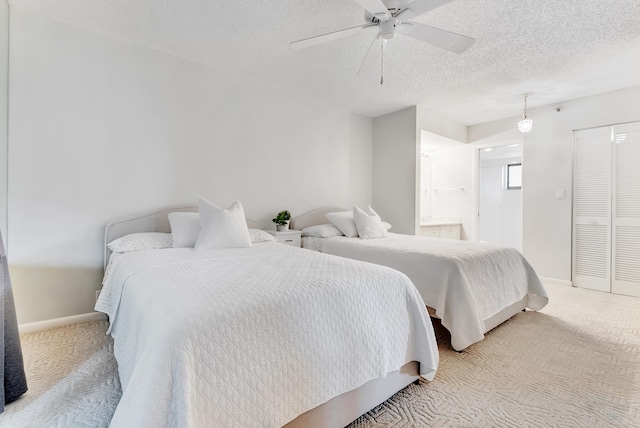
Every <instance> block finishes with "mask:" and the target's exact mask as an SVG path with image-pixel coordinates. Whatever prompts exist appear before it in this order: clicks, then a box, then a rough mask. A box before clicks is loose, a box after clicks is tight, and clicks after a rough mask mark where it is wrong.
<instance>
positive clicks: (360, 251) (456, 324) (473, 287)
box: [322, 233, 549, 350]
mask: <svg viewBox="0 0 640 428" xmlns="http://www.w3.org/2000/svg"><path fill="white" fill-rule="evenodd" d="M322 252H323V253H327V254H335V255H338V256H342V257H348V258H351V259H357V260H364V261H367V262H371V263H376V264H380V265H384V266H389V267H392V268H394V269H397V270H399V271H401V272H403V273H405V274H406V275H407V276H408V277H409V278H410V279H411V280H412V281H413V283H414V284H415V286H416V288H417V289H418V291H420V294H421V295H422V298H423V299H424V301H425V302H426V304H427V305H428V306H430V307H431V308H433V309H435V311H436V315H437V316H438V317H439V318H440V319H441V320H442V325H443V326H445V327H446V328H447V329H448V330H449V332H450V333H451V346H452V347H453V348H454V349H456V350H462V349H464V348H466V347H468V346H469V345H471V344H473V343H475V342H478V341H480V340H482V338H484V332H485V331H486V329H485V325H484V321H485V320H488V319H489V318H490V317H492V316H493V315H495V314H497V313H498V312H500V311H501V310H502V309H504V308H506V307H508V306H510V305H512V304H514V303H516V302H518V301H520V300H522V299H523V298H525V297H526V298H527V307H528V308H530V309H533V310H539V309H542V308H543V307H544V306H545V305H546V304H547V303H548V301H549V299H548V297H547V293H546V291H545V289H544V287H543V286H542V283H541V282H540V279H539V278H538V276H537V275H536V273H535V271H534V270H533V268H532V267H531V266H530V265H529V263H528V262H527V261H526V260H525V258H524V257H523V256H522V254H520V252H519V251H517V250H516V249H513V248H508V247H503V246H497V245H491V244H479V243H475V242H469V241H456V240H451V239H437V238H428V237H423V236H413V235H400V234H395V233H390V234H389V237H388V238H382V239H357V238H346V237H343V236H340V237H334V238H328V239H326V240H325V242H324V244H323V245H322Z"/></svg>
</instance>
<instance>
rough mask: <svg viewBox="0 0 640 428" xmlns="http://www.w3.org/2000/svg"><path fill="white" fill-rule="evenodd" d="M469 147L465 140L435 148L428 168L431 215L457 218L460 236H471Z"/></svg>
mask: <svg viewBox="0 0 640 428" xmlns="http://www.w3.org/2000/svg"><path fill="white" fill-rule="evenodd" d="M472 161H473V148H472V147H471V146H469V145H467V144H459V145H457V146H455V147H447V148H443V149H438V150H436V151H435V154H434V156H433V163H432V172H431V180H432V181H431V186H432V191H431V219H432V220H438V219H451V218H460V219H461V224H462V230H461V235H460V238H461V239H466V240H468V239H471V238H472V235H471V225H472V220H473V212H472V202H473V198H474V195H473V171H474V168H473V163H472Z"/></svg>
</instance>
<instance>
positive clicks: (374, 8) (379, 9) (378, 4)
mask: <svg viewBox="0 0 640 428" xmlns="http://www.w3.org/2000/svg"><path fill="white" fill-rule="evenodd" d="M356 1H357V2H358V4H360V6H362V7H363V8H364V9H365V10H366V11H367V12H369V13H370V14H371V15H373V16H375V17H376V18H378V19H379V20H380V21H388V20H389V18H390V15H389V10H388V9H387V6H385V5H384V3H382V0H356Z"/></svg>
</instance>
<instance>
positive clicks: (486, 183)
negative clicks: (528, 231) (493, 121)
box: [478, 142, 522, 251]
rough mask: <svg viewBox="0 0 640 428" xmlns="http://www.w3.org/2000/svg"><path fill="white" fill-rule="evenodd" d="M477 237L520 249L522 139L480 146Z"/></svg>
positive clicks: (488, 241)
mask: <svg viewBox="0 0 640 428" xmlns="http://www.w3.org/2000/svg"><path fill="white" fill-rule="evenodd" d="M478 158H479V168H478V169H479V177H478V178H479V180H478V240H479V241H480V242H487V243H492V244H501V245H506V246H509V247H513V248H516V249H517V250H518V251H522V143H521V142H512V143H508V144H505V145H499V146H493V147H485V148H481V149H479V156H478Z"/></svg>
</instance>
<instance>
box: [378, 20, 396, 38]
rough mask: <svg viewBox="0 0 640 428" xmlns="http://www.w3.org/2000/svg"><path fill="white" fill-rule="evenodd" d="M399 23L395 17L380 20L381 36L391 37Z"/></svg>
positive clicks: (394, 34)
mask: <svg viewBox="0 0 640 428" xmlns="http://www.w3.org/2000/svg"><path fill="white" fill-rule="evenodd" d="M399 23H400V22H399V21H398V20H397V19H395V18H391V19H389V20H388V21H385V22H381V23H380V34H381V35H382V38H383V39H385V40H391V39H393V38H394V37H395V36H396V33H397V31H398V24H399Z"/></svg>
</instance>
